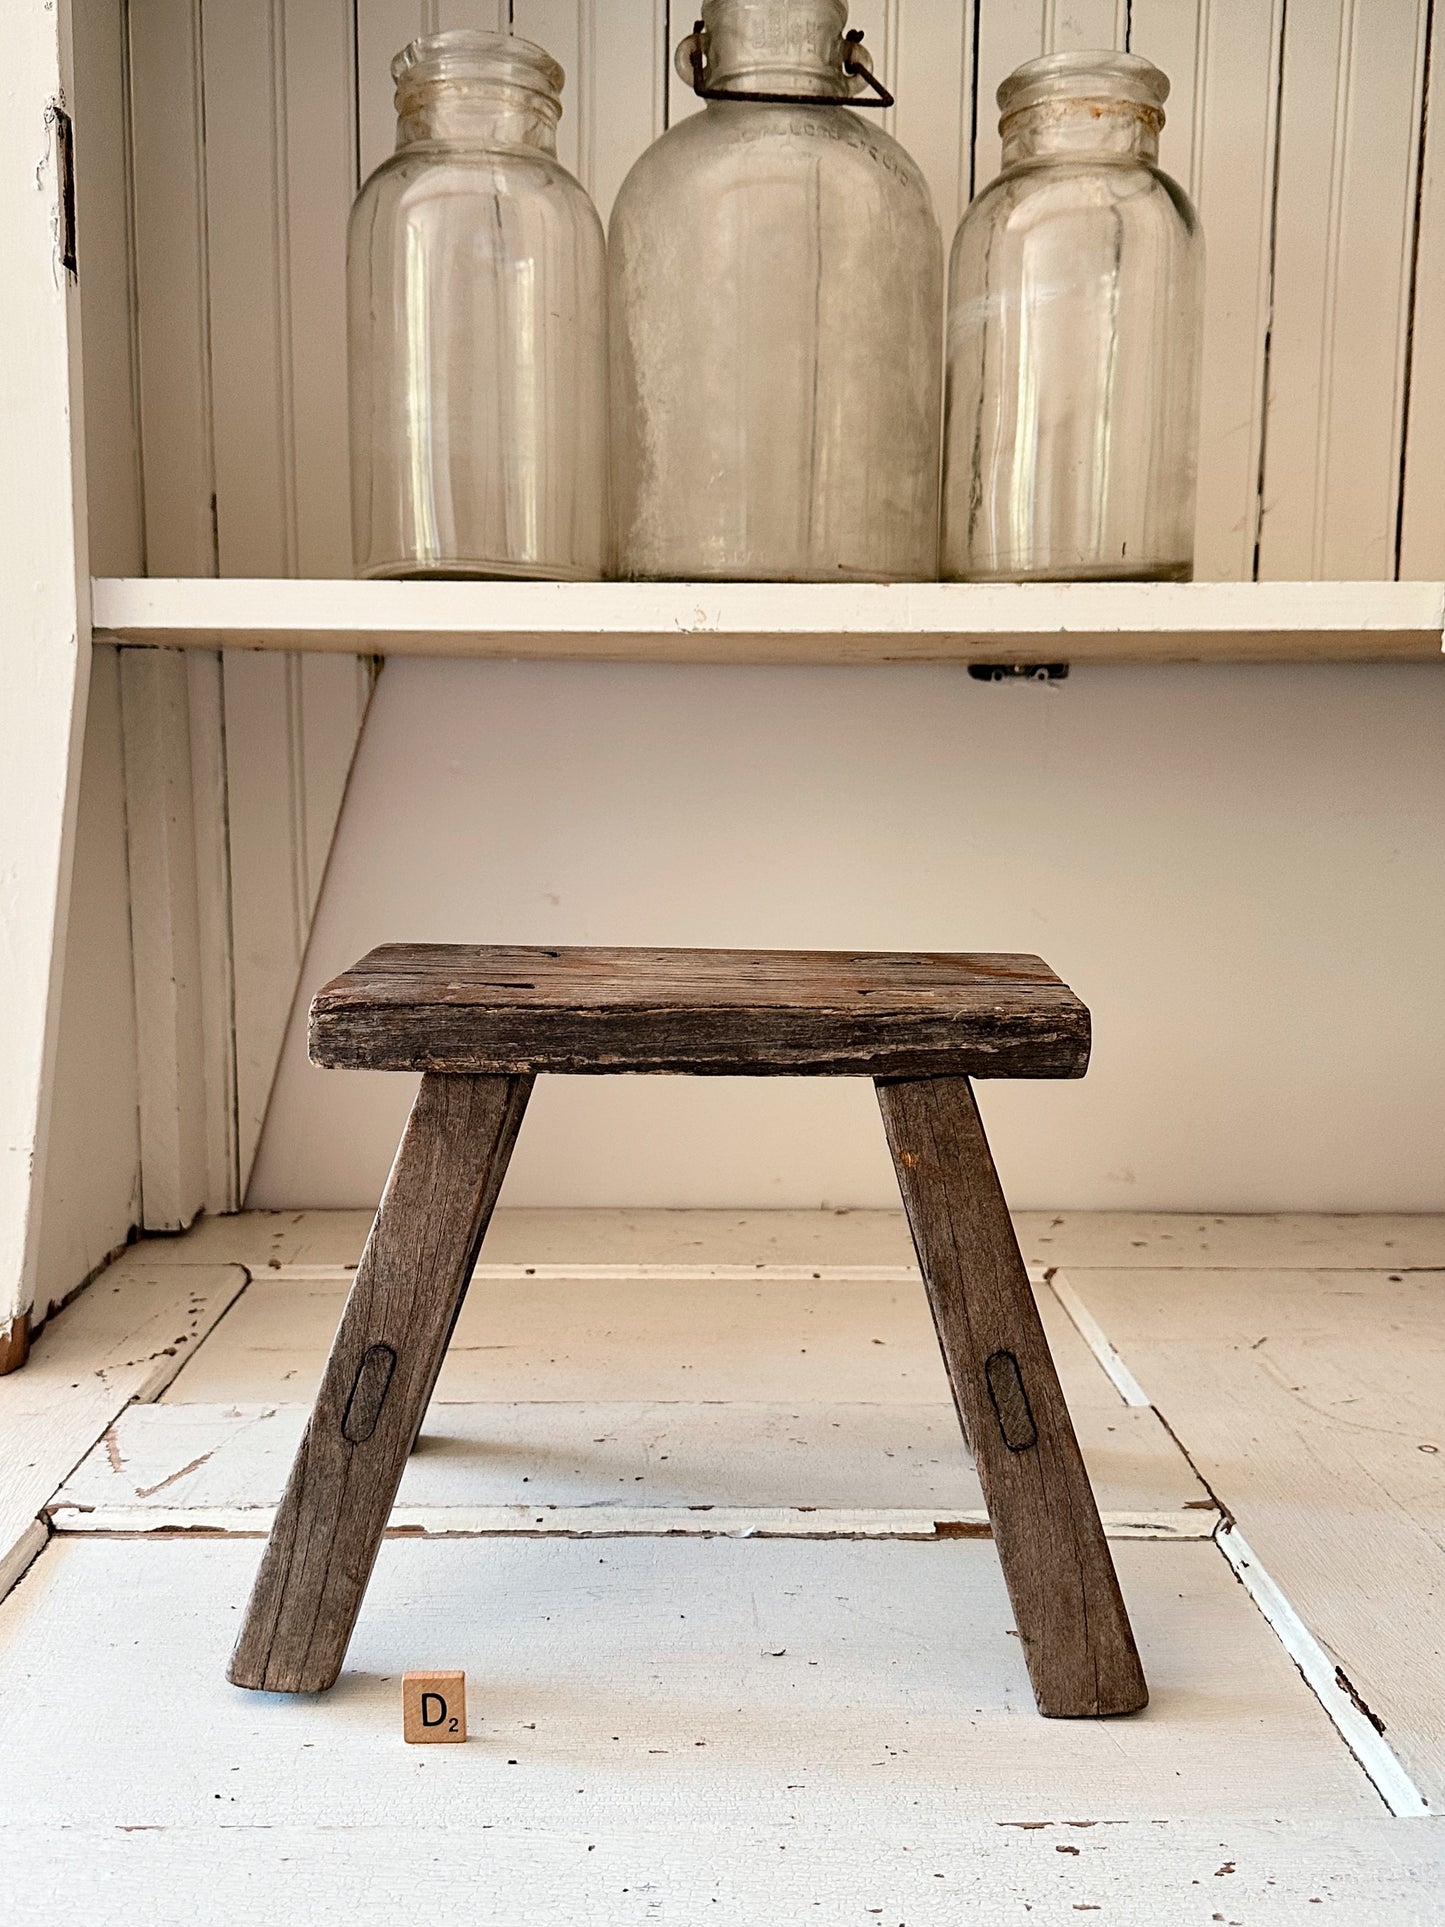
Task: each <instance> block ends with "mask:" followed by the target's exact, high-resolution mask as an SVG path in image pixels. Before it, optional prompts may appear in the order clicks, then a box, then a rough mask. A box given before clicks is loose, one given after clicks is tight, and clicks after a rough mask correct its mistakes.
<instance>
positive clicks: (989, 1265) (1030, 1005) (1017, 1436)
mask: <svg viewBox="0 0 1445 1927" xmlns="http://www.w3.org/2000/svg"><path fill="white" fill-rule="evenodd" d="M310 1048H311V1058H312V1061H313V1062H314V1063H317V1064H323V1065H329V1066H336V1067H342V1068H349V1069H365V1070H394V1071H420V1072H422V1074H423V1075H422V1080H421V1088H420V1090H419V1091H418V1093H417V1097H416V1102H415V1104H414V1105H413V1107H412V1112H411V1116H410V1118H409V1120H408V1122H407V1126H406V1131H405V1133H404V1135H403V1137H402V1141H401V1148H400V1150H399V1151H398V1153H397V1157H396V1162H395V1164H394V1165H393V1167H392V1171H391V1176H390V1178H389V1179H388V1180H387V1185H386V1192H385V1195H384V1196H383V1198H382V1201H381V1209H380V1210H379V1212H378V1213H377V1217H376V1222H375V1224H374V1225H373V1226H372V1229H371V1235H370V1237H369V1238H368V1239H367V1241H366V1249H365V1251H364V1252H363V1253H362V1257H361V1262H360V1264H359V1266H358V1267H357V1272H356V1280H355V1283H354V1284H353V1285H352V1288H351V1295H350V1297H349V1298H348V1299H347V1301H346V1309H345V1311H344V1312H343V1314H342V1318H341V1326H340V1329H339V1330H338V1332H337V1334H336V1342H335V1344H334V1345H333V1346H332V1350H331V1356H330V1358H329V1359H328V1361H327V1365H326V1371H325V1374H324V1376H323V1378H322V1381H321V1389H320V1390H319V1392H318V1393H317V1395H316V1405H315V1409H314V1410H313V1412H312V1414H311V1419H310V1422H309V1424H308V1426H307V1428H306V1433H305V1436H304V1438H303V1439H302V1441H301V1445H300V1448H299V1450H298V1451H297V1454H296V1462H295V1465H294V1466H293V1467H292V1471H291V1477H290V1480H289V1482H288V1484H287V1487H286V1492H285V1496H284V1497H283V1498H282V1501H281V1505H280V1508H279V1510H278V1511H277V1514H276V1522H275V1524H274V1525H273V1527H272V1528H271V1536H270V1539H269V1540H268V1541H267V1545H266V1550H265V1554H264V1556H263V1557H262V1561H261V1569H260V1572H259V1573H258V1575H257V1578H256V1583H255V1587H254V1590H253V1591H252V1594H251V1601H250V1605H249V1607H248V1609H247V1613H246V1618H245V1622H244V1624H243V1626H242V1628H241V1635H240V1638H239V1639H238V1641H237V1642H236V1650H235V1652H234V1653H233V1654H232V1657H231V1666H230V1678H231V1679H232V1680H233V1681H234V1683H235V1684H236V1685H237V1686H249V1687H255V1688H259V1689H262V1690H264V1691H267V1692H273V1693H274V1692H280V1693H307V1692H316V1691H319V1690H321V1689H323V1688H325V1687H328V1686H330V1685H331V1684H332V1683H333V1681H334V1680H335V1679H336V1676H337V1674H338V1673H339V1672H340V1670H341V1663H342V1660H343V1658H344V1657H345V1654H346V1647H347V1642H348V1641H349V1639H350V1637H351V1631H352V1628H353V1626H354V1625H355V1623H356V1616H357V1613H358V1612H359V1611H360V1609H361V1600H362V1595H363V1593H364V1592H365V1590H366V1583H367V1580H368V1579H369V1578H370V1576H371V1569H372V1565H373V1562H374V1561H375V1558H376V1553H377V1548H378V1546H379V1545H380V1543H381V1538H382V1534H383V1532H384V1531H385V1528H386V1522H387V1517H388V1515H389V1513H390V1511H391V1506H392V1502H393V1500H394V1498H395V1496H396V1489H397V1486H398V1485H399V1484H400V1481H401V1475H402V1471H403V1469H404V1468H405V1465H406V1461H407V1456H408V1454H409V1453H410V1451H411V1449H412V1446H413V1445H414V1443H415V1441H416V1437H417V1434H418V1432H419V1430H420V1428H421V1423H422V1419H423V1417H424V1416H425V1413H426V1409H427V1405H428V1402H429V1401H430V1399H431V1395H432V1390H433V1388H434V1386H435V1384H436V1380H437V1374H438V1373H439V1372H440V1370H441V1364H442V1357H443V1354H444V1353H445V1351H446V1348H447V1342H448V1340H449V1339H450V1337H451V1334H452V1329H453V1327H454V1325H455V1324H456V1320H457V1314H458V1312H459V1311H460V1309H461V1303H462V1298H463V1296H464V1294H465V1292H466V1288H467V1281H468V1279H469V1277H470V1275H471V1271H472V1267H473V1265H474V1264H475V1262H476V1258H477V1252H478V1250H479V1248H480V1246H481V1242H482V1235H483V1233H484V1232H485V1230H486V1228H487V1220H488V1219H489V1218H490V1216H491V1214H492V1206H493V1205H494V1204H495V1202H496V1198H497V1192H498V1190H499V1189H500V1187H501V1183H502V1176H503V1173H504V1172H505V1171H506V1168H507V1161H508V1159H509V1158H510V1156H511V1152H512V1146H513V1143H514V1142H515V1140H516V1136H517V1131H518V1127H519V1126H520V1124H521V1122H522V1113H523V1111H524V1110H525V1109H526V1104H527V1097H528V1094H529V1093H530V1091H531V1088H532V1080H533V1078H534V1077H535V1076H536V1075H537V1073H538V1072H539V1071H564V1072H568V1073H574V1072H578V1071H583V1072H611V1071H670V1072H686V1073H701V1074H704V1075H712V1076H726V1077H731V1076H738V1075H740V1074H741V1075H745V1076H806V1077H814V1076H849V1075H852V1076H869V1077H872V1078H873V1079H874V1080H875V1083H876V1085H877V1091H878V1102H879V1104H880V1106H881V1107H882V1111H883V1123H884V1128H885V1130H886V1132H887V1136H888V1144H889V1148H890V1149H891V1151H892V1153H893V1163H894V1167H895V1169H896V1171H897V1173H898V1183H899V1188H900V1189H901V1191H902V1193H903V1202H904V1205H905V1207H906V1209H907V1213H908V1222H909V1225H910V1226H911V1228H912V1232H913V1242H914V1246H915V1248H916V1250H917V1253H918V1262H919V1265H920V1266H921V1268H922V1271H923V1280H924V1284H925V1285H926V1287H927V1290H928V1298H929V1302H930V1304H931V1306H932V1308H933V1318H934V1323H935V1325H936V1327H937V1330H938V1338H939V1343H940V1345H941V1347H942V1351H943V1362H944V1365H945V1367H946V1369H947V1372H948V1378H949V1382H950V1384H951V1386H952V1388H953V1396H954V1402H955V1404H956V1405H957V1407H958V1414H959V1418H960V1420H961V1421H962V1424H963V1429H964V1433H965V1436H966V1438H967V1440H968V1443H969V1445H970V1446H971V1447H972V1450H973V1455H974V1458H975V1461H976V1463H977V1466H978V1475H979V1480H980V1483H981V1484H982V1486H983V1493H984V1498H985V1501H986V1503H987V1505H988V1512H989V1518H990V1520H991V1522H992V1525H993V1535H994V1539H995V1541H996V1542H997V1545H998V1552H999V1558H1000V1560H1001V1562H1002V1564H1003V1571H1004V1577H1005V1579H1006V1580H1007V1582H1008V1589H1009V1595H1010V1598H1011V1600H1012V1602H1013V1610H1014V1616H1015V1618H1016V1619H1017V1621H1018V1630H1019V1634H1020V1637H1021V1640H1022V1644H1023V1651H1024V1657H1025V1659H1026V1661H1027V1662H1028V1669H1029V1676H1030V1679H1031V1680H1032V1683H1033V1689H1034V1696H1035V1698H1036V1699H1037V1701H1038V1705H1039V1710H1040V1712H1042V1713H1047V1714H1052V1715H1059V1716H1070V1715H1089V1714H1101V1713H1131V1712H1134V1711H1135V1710H1137V1709H1138V1708H1139V1707H1141V1706H1143V1705H1144V1703H1145V1701H1146V1699H1147V1697H1148V1694H1147V1690H1146V1688H1145V1684H1144V1675H1143V1672H1142V1669H1141V1668H1140V1665H1139V1655H1138V1653H1137V1652H1136V1650H1135V1647H1134V1638H1133V1634H1132V1632H1131V1631H1130V1627H1129V1621H1128V1617H1127V1615H1126V1613H1125V1610H1124V1603H1123V1600H1122V1598H1121V1597H1120V1593H1119V1584H1118V1580H1117V1579H1116V1577H1115V1574H1114V1565H1113V1561H1112V1559H1111V1558H1110V1556H1109V1549H1108V1546H1107V1544H1106V1543H1105V1540H1104V1533H1103V1528H1102V1527H1101V1525H1100V1523H1099V1514H1098V1509H1097V1507H1096V1506H1095V1504H1094V1495H1093V1492H1092V1490H1091V1489H1090V1486H1089V1480H1088V1475H1087V1473H1086V1472H1085V1470H1084V1464H1083V1460H1082V1459H1081V1457H1080V1455H1079V1447H1078V1442H1077V1440H1076V1439H1075V1437H1074V1428H1073V1425H1072V1423H1071V1421H1070V1419H1069V1414H1068V1409H1067V1407H1066V1406H1065V1404H1064V1399H1063V1394H1062V1392H1061V1391H1060V1389H1059V1380H1058V1374H1057V1373H1056V1371H1055V1370H1054V1362H1053V1359H1052V1357H1051V1356H1050V1354H1049V1348H1048V1341H1047V1340H1046V1339H1045V1337H1044V1332H1043V1327H1042V1325H1041V1324H1040V1322H1039V1314H1038V1311H1037V1308H1036V1307H1035V1304H1034V1297H1033V1292H1032V1290H1031V1288H1030V1285H1029V1281H1028V1276H1027V1274H1026V1272H1025V1270H1024V1264H1023V1259H1022V1257H1021V1256H1020V1253H1019V1248H1018V1244H1017V1241H1016V1240H1015V1237H1014V1231H1013V1225H1012V1223H1011V1221H1010V1219H1009V1214H1008V1208H1007V1206H1006V1205H1005V1203H1004V1197H1003V1192H1002V1191H1001V1189H1000V1188H999V1181H998V1176H997V1173H996V1172H995V1170H994V1165H993V1159H992V1157H991V1155H990V1153H989V1148H988V1142H987V1140H986V1138H985V1137H984V1133H983V1125H982V1123H981V1122H980V1120H979V1115H978V1109H977V1106H976V1104H975V1103H974V1096H973V1090H972V1087H971V1085H970V1083H969V1079H970V1078H972V1077H1079V1076H1082V1074H1083V1071H1084V1068H1085V1065H1086V1064H1087V1062H1088V1056H1089V1013H1088V1011H1087V1010H1086V1009H1085V1008H1084V1006H1083V1004H1081V1003H1080V1002H1079V1000H1078V998H1077V997H1075V996H1074V994H1073V992H1072V991H1071V990H1070V989H1069V988H1068V986H1067V985H1066V984H1063V983H1061V982H1060V981H1059V979H1058V978H1057V977H1056V976H1055V975H1054V974H1053V972H1052V971H1051V970H1049V969H1048V967H1047V966H1046V965H1045V964H1044V963H1042V962H1041V961H1040V960H1039V958H1037V957H1010V956H936V955H924V956H854V955H851V954H849V953H847V952H831V951H796V952H795V951H766V950H761V951H759V950H593V949H585V950H584V949H573V950H543V949H533V948H511V947H506V948H481V949H479V948H475V947H473V946H469V945H451V944H448V945H406V944H396V945H388V946H386V947H385V948H383V949H380V950H374V951H372V952H371V954H370V955H369V956H367V957H364V958H363V959H362V961H361V962H360V963H359V964H357V965H356V967H355V969H353V970H348V971H347V972H346V973H345V975H344V976H341V977H338V978H337V979H336V980H335V981H334V982H333V983H330V984H328V985H327V986H326V988H325V989H324V990H322V991H321V993H320V994H319V995H318V997H317V998H316V1000H315V1002H314V1003H313V1005H312V1007H311V1034H310Z"/></svg>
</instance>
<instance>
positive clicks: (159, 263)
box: [130, 0, 216, 575]
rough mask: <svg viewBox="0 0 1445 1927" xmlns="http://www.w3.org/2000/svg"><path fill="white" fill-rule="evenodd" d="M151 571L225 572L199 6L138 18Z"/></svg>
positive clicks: (139, 271) (150, 0)
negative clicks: (215, 447)
mask: <svg viewBox="0 0 1445 1927" xmlns="http://www.w3.org/2000/svg"><path fill="white" fill-rule="evenodd" d="M130 76H131V125H132V165H133V174H134V181H135V262H136V268H135V272H136V285H137V288H138V290H139V301H138V308H137V317H136V327H137V337H138V363H139V380H140V433H141V458H142V468H143V474H144V498H143V499H144V509H145V553H146V568H147V570H148V572H149V573H150V574H152V575H214V574H215V573H216V531H215V509H216V503H215V465H214V461H213V458H212V450H211V359H210V354H211V350H210V306H211V304H210V290H209V286H208V272H209V267H208V254H209V249H208V236H207V232H206V189H205V153H204V144H203V137H202V127H203V124H204V121H203V115H204V109H203V105H202V96H201V21H200V0H145V4H144V5H141V6H134V7H132V8H131V10H130Z"/></svg>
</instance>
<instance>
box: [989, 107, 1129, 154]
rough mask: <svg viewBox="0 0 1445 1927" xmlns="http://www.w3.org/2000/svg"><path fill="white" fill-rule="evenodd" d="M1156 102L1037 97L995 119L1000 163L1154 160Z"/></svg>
mask: <svg viewBox="0 0 1445 1927" xmlns="http://www.w3.org/2000/svg"><path fill="white" fill-rule="evenodd" d="M1163 125H1164V116H1163V114H1162V113H1161V112H1160V111H1159V109H1158V108H1157V107H1145V106H1141V105H1140V104H1139V103H1138V102H1137V101H1132V100H1108V99H1102V100H1042V101H1039V102H1037V103H1036V104H1035V105H1034V106H1032V107H1025V108H1022V109H1020V110H1019V111H1018V112H1017V113H1013V114H1006V115H1005V116H1004V118H1003V119H1002V120H1001V121H1000V122H999V133H1000V134H1001V135H1002V136H1003V164H1004V166H1005V167H1013V166H1015V165H1016V164H1017V163H1018V162H1020V161H1050V160H1057V161H1066V160H1067V161H1079V160H1104V161H1143V162H1145V163H1147V164H1149V165H1151V166H1154V165H1157V164H1158V160H1159V130H1160V128H1161V127H1162V126H1163Z"/></svg>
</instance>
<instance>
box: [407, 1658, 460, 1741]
mask: <svg viewBox="0 0 1445 1927" xmlns="http://www.w3.org/2000/svg"><path fill="white" fill-rule="evenodd" d="M401 1719H402V1731H403V1735H404V1737H405V1739H406V1742H407V1745H408V1746H452V1745H455V1744H457V1743H459V1742H460V1741H462V1740H464V1739H465V1738H466V1737H467V1676H466V1674H465V1673H450V1672H436V1673H425V1672H423V1673H403V1674H402V1676H401Z"/></svg>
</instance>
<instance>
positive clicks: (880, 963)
mask: <svg viewBox="0 0 1445 1927" xmlns="http://www.w3.org/2000/svg"><path fill="white" fill-rule="evenodd" d="M310 1051H311V1058H312V1061H313V1063H316V1064H321V1065H325V1066H326V1067H328V1068H330V1069H349V1070H392V1071H440V1072H449V1073H471V1074H474V1075H476V1074H481V1075H487V1076H518V1075H523V1074H528V1073H536V1072H543V1071H565V1072H571V1073H576V1072H583V1073H603V1072H621V1071H669V1072H682V1073H687V1074H689V1075H693V1076H697V1075H711V1076H774V1077H776V1076H809V1077H816V1076H867V1077H935V1076H956V1077H1082V1076H1083V1074H1084V1070H1085V1068H1086V1066H1087V1064H1088V1061H1089V1013H1088V1011H1087V1009H1086V1008H1085V1007H1084V1005H1083V1004H1082V1003H1080V1001H1079V999H1078V998H1077V997H1076V996H1075V995H1074V993H1073V992H1072V991H1071V990H1070V989H1069V987H1068V985H1067V984H1065V983H1062V982H1061V981H1060V979H1059V978H1058V977H1056V976H1055V975H1054V973H1053V971H1052V970H1050V969H1049V967H1048V965H1047V964H1046V963H1044V962H1043V960H1042V958H1039V957H1029V956H1008V955H994V954H992V953H990V952H976V953H970V952H964V953H961V954H958V955H950V954H946V953H944V954H939V953H935V952H922V953H917V954H907V953H904V954H899V953H896V952H881V953H868V952H864V953H859V952H857V951H852V950H644V949H625V950H623V949H591V948H571V949H546V948H541V947H537V946H530V945H513V944H505V945H501V944H498V945H474V944H386V945H384V946H383V947H382V948H381V949H379V950H373V951H371V953H370V954H369V955H368V956H365V957H363V958H362V960H361V962H360V963H358V964H356V965H355V966H354V967H353V968H352V969H350V970H348V971H345V972H344V973H343V974H342V975H341V976H340V977H337V978H335V979H334V980H333V981H332V982H331V983H329V984H327V985H326V987H325V989H324V990H322V991H321V992H320V993H319V995H318V996H317V998H316V1000H315V1002H314V1003H313V1005H312V1007H311V1034H310Z"/></svg>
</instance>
